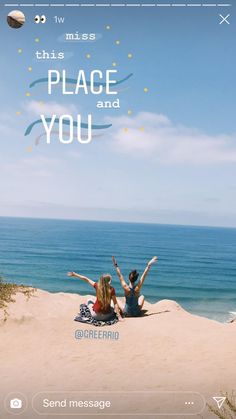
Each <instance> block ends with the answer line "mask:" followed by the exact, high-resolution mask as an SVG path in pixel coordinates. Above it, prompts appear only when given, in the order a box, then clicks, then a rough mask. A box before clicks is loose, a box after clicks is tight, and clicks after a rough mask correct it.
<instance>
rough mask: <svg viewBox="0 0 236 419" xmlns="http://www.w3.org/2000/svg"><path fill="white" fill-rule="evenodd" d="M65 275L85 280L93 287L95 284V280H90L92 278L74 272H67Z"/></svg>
mask: <svg viewBox="0 0 236 419" xmlns="http://www.w3.org/2000/svg"><path fill="white" fill-rule="evenodd" d="M67 276H73V277H74V278H79V279H82V281H85V282H87V283H88V284H89V285H91V286H92V287H94V285H95V282H94V281H92V279H89V278H87V276H83V275H79V274H77V273H76V272H68V273H67Z"/></svg>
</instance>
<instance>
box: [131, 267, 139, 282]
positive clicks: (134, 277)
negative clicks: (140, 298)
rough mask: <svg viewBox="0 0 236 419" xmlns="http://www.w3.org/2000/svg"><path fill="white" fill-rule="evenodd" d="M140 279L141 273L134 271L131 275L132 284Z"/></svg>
mask: <svg viewBox="0 0 236 419" xmlns="http://www.w3.org/2000/svg"><path fill="white" fill-rule="evenodd" d="M138 277H139V272H138V271H136V269H134V270H133V271H131V272H130V273H129V280H130V282H132V283H133V282H135V281H137V279H138Z"/></svg>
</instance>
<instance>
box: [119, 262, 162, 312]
mask: <svg viewBox="0 0 236 419" xmlns="http://www.w3.org/2000/svg"><path fill="white" fill-rule="evenodd" d="M156 260H157V256H154V257H153V258H152V259H151V260H150V261H149V262H148V264H147V266H146V268H145V269H144V271H143V274H142V276H141V278H140V280H139V282H138V283H137V284H136V281H137V279H138V277H139V272H138V271H136V270H133V271H131V272H130V273H129V284H127V283H126V281H125V279H124V277H123V275H122V273H121V271H120V268H119V266H118V264H117V261H116V259H115V257H114V256H112V262H113V265H114V266H115V269H116V272H117V275H118V277H119V279H120V283H121V286H122V288H123V290H124V292H125V307H124V309H123V313H124V315H125V316H130V317H137V316H140V315H141V310H142V308H143V304H144V296H143V295H140V290H141V288H142V285H143V283H144V280H145V278H146V276H147V273H148V271H149V269H150V267H151V266H152V265H153V263H155V262H156Z"/></svg>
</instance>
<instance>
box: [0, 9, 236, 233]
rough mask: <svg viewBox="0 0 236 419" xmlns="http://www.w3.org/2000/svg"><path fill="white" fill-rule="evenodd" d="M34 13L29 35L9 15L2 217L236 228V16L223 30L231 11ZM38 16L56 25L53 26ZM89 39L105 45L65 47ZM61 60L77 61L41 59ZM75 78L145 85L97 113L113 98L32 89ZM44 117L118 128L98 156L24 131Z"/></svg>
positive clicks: (4, 38) (96, 142) (2, 82)
mask: <svg viewBox="0 0 236 419" xmlns="http://www.w3.org/2000/svg"><path fill="white" fill-rule="evenodd" d="M16 9H20V8H16ZM22 10H23V11H24V13H25V15H26V24H25V25H24V27H23V28H21V29H19V30H13V29H10V28H9V27H8V26H7V24H6V23H5V19H6V14H7V12H8V11H10V8H2V9H1V21H2V25H1V43H2V46H1V49H2V58H4V59H3V60H2V61H3V62H2V65H1V78H0V89H1V92H2V95H1V102H0V106H1V114H0V119H1V121H0V122H1V123H0V127H1V128H0V130H1V145H0V147H1V154H0V174H1V182H0V194H1V208H0V215H10V216H35V217H53V218H82V219H105V220H119V221H120V220H124V221H140V222H142V221H144V222H161V223H174V224H175V223H177V224H178V223H180V224H196V225H226V226H236V215H235V214H236V211H235V210H236V187H235V175H236V164H235V163H236V129H235V96H236V84H235V35H236V33H235V32H236V30H235V24H233V12H234V10H233V9H232V8H230V13H231V15H232V16H231V25H227V24H223V25H219V13H223V14H226V13H225V12H227V13H229V9H228V10H223V11H222V10H219V9H217V8H210V7H209V8H203V7H202V8H155V9H153V8H144V7H143V8H111V7H110V8H85V7H84V8H82V7H80V8H69V7H68V8H52V7H51V8H43V7H42V8H41V7H37V8H34V7H28V8H24V9H23V8H22ZM36 14H39V15H41V14H45V15H46V17H47V21H46V23H45V24H44V25H43V24H38V25H36V24H35V23H34V16H35V15H36ZM55 15H57V16H64V17H65V23H64V24H63V25H59V24H55V23H54V20H53V16H55ZM107 26H109V27H110V29H107ZM77 30H78V31H79V32H81V33H90V32H92V33H96V34H99V39H98V40H97V41H96V42H93V43H91V42H75V43H71V42H62V38H63V34H64V33H65V32H75V31H77ZM35 40H37V41H38V42H36V41H35ZM116 41H119V44H117V43H116ZM53 49H54V50H55V51H56V52H59V51H64V52H65V60H40V61H37V60H36V59H35V51H36V50H38V51H41V50H46V51H48V52H50V51H52V50H53ZM19 50H20V51H21V52H19ZM87 54H89V55H90V58H86V55H87ZM128 54H132V58H128ZM112 63H116V66H115V67H113V66H112ZM29 67H31V68H32V71H29V70H28V68H29ZM63 68H65V69H66V70H67V73H68V76H69V77H76V75H77V72H78V70H79V69H84V70H85V71H86V72H89V71H91V70H93V69H101V70H106V69H116V70H117V71H118V78H119V79H120V78H123V77H125V76H126V75H127V74H129V73H133V77H132V78H131V79H130V80H129V81H127V82H126V83H125V84H124V85H122V86H120V89H121V91H120V92H119V95H118V97H119V99H120V104H121V107H120V109H116V110H114V109H112V110H107V109H106V110H105V109H103V110H98V109H97V108H96V102H97V100H99V99H104V100H105V99H106V97H105V95H102V97H101V98H100V97H98V96H92V95H90V96H89V97H85V96H84V95H78V96H68V97H65V96H62V95H61V90H60V87H57V88H56V89H55V93H54V94H53V95H52V96H48V95H47V85H46V84H45V85H44V86H43V85H41V86H36V87H35V88H33V89H29V84H30V83H31V82H32V81H33V80H35V79H37V78H40V77H46V76H47V70H48V69H59V70H61V69H63ZM145 88H147V89H148V91H147V92H145V91H144V89H145ZM27 92H30V96H26V93H27ZM109 99H110V98H109ZM41 102H43V104H41ZM42 109H43V112H42V113H45V114H46V115H49V114H51V113H53V112H56V113H57V112H58V113H60V112H61V113H67V112H69V113H71V114H73V115H75V114H76V113H81V114H82V115H83V116H84V118H85V117H86V115H87V114H88V113H92V114H93V120H94V123H97V124H103V123H104V122H106V123H107V122H108V123H110V122H111V123H112V124H113V126H112V128H110V129H109V130H106V131H103V132H102V134H103V135H102V136H99V137H94V139H93V141H92V142H91V144H89V145H81V144H78V143H76V142H74V143H73V144H71V145H62V144H60V143H59V142H58V139H57V138H56V136H55V138H54V140H53V141H52V144H51V145H50V146H48V145H46V139H45V137H42V138H41V140H40V143H39V144H38V145H36V144H35V140H36V138H37V136H39V135H41V134H42V133H43V128H42V127H37V128H35V129H34V130H33V131H32V133H31V135H30V136H28V137H25V136H24V132H25V129H26V127H27V126H28V125H29V124H30V123H31V122H32V121H33V120H36V119H38V118H39V114H40V113H41V111H42ZM128 111H132V113H131V114H128ZM49 116H50V115H49ZM95 134H97V132H96V133H95Z"/></svg>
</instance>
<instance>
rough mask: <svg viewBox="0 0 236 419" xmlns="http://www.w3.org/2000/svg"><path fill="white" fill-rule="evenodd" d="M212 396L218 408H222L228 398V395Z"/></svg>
mask: <svg viewBox="0 0 236 419" xmlns="http://www.w3.org/2000/svg"><path fill="white" fill-rule="evenodd" d="M212 398H213V400H215V402H216V403H217V406H218V409H221V407H222V406H223V404H224V402H225V400H226V397H217V396H215V397H212Z"/></svg>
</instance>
